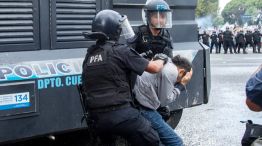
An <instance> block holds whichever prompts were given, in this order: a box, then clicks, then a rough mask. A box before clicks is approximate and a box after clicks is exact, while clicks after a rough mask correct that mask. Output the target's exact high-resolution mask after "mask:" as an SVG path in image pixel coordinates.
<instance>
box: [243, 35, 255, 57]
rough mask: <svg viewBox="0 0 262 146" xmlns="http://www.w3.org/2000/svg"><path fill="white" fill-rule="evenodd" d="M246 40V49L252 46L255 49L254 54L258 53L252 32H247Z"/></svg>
mask: <svg viewBox="0 0 262 146" xmlns="http://www.w3.org/2000/svg"><path fill="white" fill-rule="evenodd" d="M245 38H246V48H247V46H248V45H250V46H251V47H252V48H253V53H257V51H256V50H255V47H254V42H253V34H252V32H251V31H250V30H247V32H246V34H245Z"/></svg>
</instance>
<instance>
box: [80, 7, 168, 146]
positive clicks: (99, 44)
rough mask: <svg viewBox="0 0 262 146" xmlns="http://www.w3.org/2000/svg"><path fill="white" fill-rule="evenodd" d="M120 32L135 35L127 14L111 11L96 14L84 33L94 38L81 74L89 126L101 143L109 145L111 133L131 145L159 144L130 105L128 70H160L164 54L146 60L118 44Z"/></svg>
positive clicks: (156, 136) (139, 73)
mask: <svg viewBox="0 0 262 146" xmlns="http://www.w3.org/2000/svg"><path fill="white" fill-rule="evenodd" d="M120 33H122V35H123V36H125V38H126V39H128V38H130V37H133V36H134V32H133V30H132V27H131V26H130V24H129V22H128V20H127V18H126V16H122V15H120V14H119V13H117V12H115V11H113V10H103V11H100V12H99V13H97V15H96V16H95V17H94V20H93V22H92V32H91V33H84V35H85V37H86V38H88V39H93V40H96V44H95V45H92V46H91V47H89V48H88V50H87V54H86V57H85V60H84V62H83V73H82V82H83V90H84V91H83V93H84V95H85V97H86V100H85V101H86V108H87V110H88V114H89V120H90V121H92V123H93V124H92V125H91V126H92V127H93V128H94V131H96V132H97V134H98V135H99V136H100V138H101V140H102V142H103V143H104V144H112V143H113V137H114V135H120V136H123V137H124V138H126V139H127V140H128V141H129V142H130V143H131V145H133V146H145V145H150V146H158V145H159V137H158V134H157V133H156V131H154V129H152V127H151V124H150V123H149V121H147V120H146V119H145V118H144V117H143V116H141V114H140V112H139V111H138V110H137V109H136V108H134V107H133V106H132V104H131V103H132V98H131V91H130V90H131V89H130V84H129V83H130V73H131V72H135V73H137V74H138V75H141V74H142V73H143V72H144V71H148V72H151V73H156V72H159V71H160V70H161V68H162V67H163V63H164V61H163V60H167V57H162V58H161V57H160V58H158V60H156V61H148V60H147V59H145V58H143V57H141V56H140V55H139V54H138V53H137V52H136V51H135V50H132V49H131V48H130V47H128V46H127V45H122V44H119V43H118V40H119V37H120ZM159 59H160V60H159ZM161 59H162V60H161ZM89 126H90V125H89Z"/></svg>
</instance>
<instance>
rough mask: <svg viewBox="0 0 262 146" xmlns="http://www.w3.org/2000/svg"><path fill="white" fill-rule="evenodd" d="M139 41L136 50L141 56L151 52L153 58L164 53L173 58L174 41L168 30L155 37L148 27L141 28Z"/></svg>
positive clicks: (139, 28)
mask: <svg viewBox="0 0 262 146" xmlns="http://www.w3.org/2000/svg"><path fill="white" fill-rule="evenodd" d="M137 39H138V40H136V46H135V50H136V51H137V52H138V53H139V54H141V53H144V52H147V51H149V50H151V51H152V52H153V54H152V55H153V56H154V55H155V54H158V53H164V54H166V55H167V56H169V57H172V49H173V47H172V46H173V45H172V40H171V37H170V34H169V32H168V31H167V30H166V29H162V30H161V32H160V35H159V36H153V35H152V34H151V32H150V30H149V28H148V27H147V26H146V25H142V26H139V27H138V38H137Z"/></svg>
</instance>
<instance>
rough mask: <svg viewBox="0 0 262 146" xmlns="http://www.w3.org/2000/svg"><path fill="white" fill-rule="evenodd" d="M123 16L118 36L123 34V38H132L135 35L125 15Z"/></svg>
mask: <svg viewBox="0 0 262 146" xmlns="http://www.w3.org/2000/svg"><path fill="white" fill-rule="evenodd" d="M124 18H125V19H123V21H122V23H121V28H122V32H121V34H120V36H124V37H125V39H130V38H133V37H134V36H135V33H134V30H133V28H132V27H131V25H130V23H129V21H128V19H127V17H126V16H124Z"/></svg>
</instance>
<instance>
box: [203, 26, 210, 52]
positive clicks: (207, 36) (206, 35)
mask: <svg viewBox="0 0 262 146" xmlns="http://www.w3.org/2000/svg"><path fill="white" fill-rule="evenodd" d="M201 37H202V42H203V44H205V45H207V46H208V47H209V34H207V32H206V31H205V30H204V33H203V34H201ZM210 51H211V50H210Z"/></svg>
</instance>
